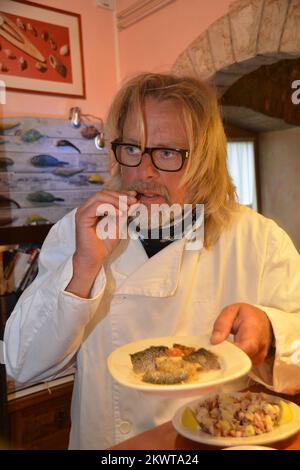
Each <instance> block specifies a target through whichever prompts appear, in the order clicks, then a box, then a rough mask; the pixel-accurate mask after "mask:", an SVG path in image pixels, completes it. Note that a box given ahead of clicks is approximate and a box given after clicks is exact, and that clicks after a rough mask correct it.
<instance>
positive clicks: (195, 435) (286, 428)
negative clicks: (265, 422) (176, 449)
mask: <svg viewBox="0 0 300 470" xmlns="http://www.w3.org/2000/svg"><path fill="white" fill-rule="evenodd" d="M230 395H233V396H236V395H237V396H238V395H242V393H241V394H239V393H231V394H230ZM264 395H265V396H266V397H268V398H269V399H270V400H271V401H272V403H278V402H279V401H280V400H282V398H280V397H276V396H274V395H267V394H264ZM210 396H211V394H210ZM206 398H207V396H206V397H202V398H201V399H198V400H194V401H192V402H191V403H186V404H185V405H184V406H182V407H181V408H179V410H178V411H177V412H176V413H175V416H174V418H173V420H172V424H173V426H174V428H175V429H176V431H177V432H178V433H179V434H181V435H182V436H184V437H186V438H188V439H191V440H192V441H196V442H201V443H202V444H208V445H212V446H221V447H226V446H254V445H264V444H270V443H271V442H277V441H282V440H283V439H287V438H288V437H290V436H292V435H293V434H296V433H297V432H298V431H299V430H300V408H299V406H297V405H296V404H295V403H293V402H290V401H287V400H284V401H286V402H287V403H289V405H290V406H291V408H292V411H293V418H292V420H291V421H290V422H288V423H286V424H281V425H280V426H277V427H276V428H275V429H273V431H271V432H267V433H264V434H260V435H258V436H250V437H217V436H212V435H211V434H208V433H206V432H203V431H200V429H198V430H195V431H193V430H191V429H188V428H186V427H185V426H183V424H182V422H181V418H182V413H183V411H184V409H185V408H186V407H187V406H189V407H190V408H191V409H192V410H193V409H195V407H196V406H197V405H198V404H199V403H201V402H202V401H204V400H205V399H206Z"/></svg>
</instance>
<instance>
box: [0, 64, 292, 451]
mask: <svg viewBox="0 0 300 470" xmlns="http://www.w3.org/2000/svg"><path fill="white" fill-rule="evenodd" d="M107 130H108V132H109V136H110V140H111V149H112V151H111V178H110V180H109V181H108V182H107V184H106V185H105V187H104V188H103V190H102V191H98V192H95V194H93V195H92V196H91V197H90V198H89V199H87V201H86V202H85V203H84V204H82V205H81V206H80V207H79V208H78V209H77V210H74V211H72V212H71V213H70V214H68V215H67V216H65V217H64V218H63V219H62V220H61V221H59V222H58V223H57V224H56V225H55V226H54V227H53V228H52V229H51V231H50V233H49V235H48V237H47V239H46V241H45V243H44V246H43V248H42V251H41V254H40V263H39V274H38V276H37V278H36V279H35V281H34V282H33V283H32V285H31V286H30V287H29V288H28V289H27V290H26V291H25V292H24V294H23V295H22V297H21V298H20V300H19V302H18V304H17V306H16V308H15V311H14V313H13V314H12V315H11V317H10V319H9V321H8V324H7V327H6V334H5V343H6V357H7V372H8V374H9V375H11V376H13V377H14V378H15V379H16V380H17V381H18V382H28V381H41V380H45V379H48V380H49V378H52V377H55V376H56V374H58V373H59V372H60V371H62V370H64V369H66V368H67V367H69V366H70V365H72V364H76V368H77V372H76V377H75V384H74V392H73V401H72V431H71V439H70V448H73V449H74V448H80V449H101V448H108V447H110V446H112V445H113V443H116V442H119V441H121V440H123V439H127V438H129V437H131V436H133V435H135V434H137V433H140V432H142V431H144V430H146V429H149V428H150V427H152V426H154V425H157V424H159V423H162V422H164V421H167V420H169V419H170V418H171V417H172V415H173V413H174V410H175V409H176V408H177V407H178V401H177V400H171V399H163V400H162V399H159V398H158V397H157V396H155V397H152V396H149V395H143V394H141V393H139V392H137V391H135V390H133V389H130V388H125V387H123V386H122V385H119V384H118V383H116V382H115V381H113V380H112V379H111V378H110V376H109V374H108V370H107V365H106V361H107V357H108V355H109V353H110V352H112V351H113V350H115V349H116V348H118V347H119V346H121V345H123V344H126V343H129V342H132V341H135V340H138V339H142V338H152V337H161V336H185V335H187V336H189V335H192V336H194V335H199V336H202V335H209V336H210V340H211V343H212V344H218V343H221V342H222V341H224V340H225V339H226V338H227V337H228V336H229V335H230V334H232V335H233V341H234V343H235V344H236V345H237V346H238V347H239V348H241V349H242V350H243V351H244V352H246V353H247V354H248V356H249V357H250V358H251V360H252V363H253V369H252V376H253V377H255V378H256V380H257V381H259V382H261V383H263V384H265V385H266V386H267V387H269V388H270V389H273V390H275V391H280V392H286V393H296V392H299V391H300V367H299V363H297V361H292V360H291V357H292V355H293V354H294V353H295V348H294V349H293V345H295V344H296V343H297V339H298V338H299V335H300V260H299V255H298V253H297V251H296V249H295V248H294V246H293V244H292V242H291V241H290V239H289V237H288V236H287V235H286V234H285V233H284V232H283V230H281V229H280V228H279V227H278V226H277V225H276V224H275V222H273V221H271V220H269V219H266V218H264V217H262V216H261V215H259V214H257V213H255V212H253V211H251V210H250V209H248V208H246V207H243V206H240V205H239V204H238V203H237V201H236V198H235V188H234V186H233V184H232V181H231V178H230V176H229V174H228V170H227V165H226V138H225V135H224V129H223V125H222V122H221V119H220V114H219V109H218V103H217V100H216V96H215V93H214V91H213V90H212V89H211V88H210V87H209V86H208V85H206V84H204V83H203V82H201V81H199V80H196V79H194V78H189V77H181V78H178V77H175V76H172V75H168V74H154V73H153V74H152V73H145V74H140V75H138V76H136V77H134V78H133V79H131V80H129V81H128V82H126V83H125V84H124V85H123V86H122V88H121V89H120V91H119V92H118V94H117V95H116V97H115V99H114V101H113V103H112V106H111V108H110V111H109V115H108V119H107ZM173 205H176V207H177V208H178V207H179V212H178V211H177V215H176V217H175V216H174V217H170V220H169V222H168V227H169V228H170V227H171V232H170V233H171V236H168V237H164V236H162V233H163V228H164V227H163V226H162V220H163V217H162V216H161V214H160V216H159V217H158V218H156V223H157V224H158V231H156V234H157V233H158V236H156V237H152V236H151V234H152V228H153V223H154V220H155V214H154V213H153V211H152V210H153V208H155V207H157V206H159V207H160V206H164V207H165V208H167V207H170V206H173ZM199 205H203V206H204V216H203V213H202V219H201V217H200V219H201V224H200V225H199V223H198V222H199V217H198V216H197V211H196V209H197V207H198V206H199ZM186 206H189V208H190V209H191V210H190V214H191V223H190V225H189V227H190V229H191V230H189V231H188V232H186V231H185V230H184V229H182V224H181V223H179V224H178V214H179V220H181V219H180V217H181V216H183V218H184V217H185V216H184V215H183V214H184V209H185V207H186ZM136 207H139V208H140V211H141V208H143V210H144V219H143V220H142V221H140V226H139V230H138V229H136V231H135V235H136V236H135V237H131V238H130V237H128V236H126V235H128V234H129V233H130V230H129V229H128V230H127V227H128V224H129V222H130V225H131V224H132V223H133V222H134V221H135V222H136V220H137V218H138V215H137V212H134V210H133V209H134V208H135V209H136ZM128 215H129V216H130V217H128ZM148 215H149V218H147V216H148ZM145 219H147V220H146V221H145ZM109 220H114V222H115V226H114V229H115V230H112V232H113V233H114V236H107V232H105V230H104V224H106V229H107V227H108V225H109ZM182 220H183V219H182ZM157 221H158V222H157ZM203 226H204V239H203V243H202V244H200V245H199V244H194V245H193V240H194V239H195V237H196V238H197V233H198V232H199V230H200V231H201V230H202V233H203ZM135 227H136V228H137V225H135ZM178 227H180V230H179V236H177V237H175V236H172V235H174V233H175V231H176V230H175V229H177V228H178ZM156 228H157V226H156ZM120 229H121V230H120ZM133 231H134V230H133ZM177 232H178V230H177ZM124 234H125V236H124ZM177 235H178V233H177ZM180 235H181V236H180ZM193 237H194V238H193ZM198 241H199V239H198ZM188 243H189V249H187V247H188ZM298 362H299V361H298Z"/></svg>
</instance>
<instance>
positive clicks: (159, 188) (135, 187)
mask: <svg viewBox="0 0 300 470" xmlns="http://www.w3.org/2000/svg"><path fill="white" fill-rule="evenodd" d="M126 189H127V190H128V191H136V192H138V193H143V192H144V191H149V192H152V193H154V194H158V195H160V196H163V197H164V198H165V199H166V201H167V202H168V203H170V193H169V191H168V189H167V188H166V187H165V186H163V185H161V184H157V183H145V182H144V181H133V182H132V183H130V184H129V185H128V186H127V188H126Z"/></svg>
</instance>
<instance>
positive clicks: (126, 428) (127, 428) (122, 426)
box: [119, 421, 132, 434]
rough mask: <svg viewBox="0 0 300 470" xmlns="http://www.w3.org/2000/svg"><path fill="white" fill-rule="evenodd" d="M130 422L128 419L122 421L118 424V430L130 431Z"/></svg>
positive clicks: (123, 432)
mask: <svg viewBox="0 0 300 470" xmlns="http://www.w3.org/2000/svg"><path fill="white" fill-rule="evenodd" d="M131 428H132V424H131V423H130V421H122V423H120V425H119V429H120V432H121V433H122V434H128V433H129V432H130V431H131Z"/></svg>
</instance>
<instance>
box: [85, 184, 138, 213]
mask: <svg viewBox="0 0 300 470" xmlns="http://www.w3.org/2000/svg"><path fill="white" fill-rule="evenodd" d="M134 193H135V191H127V192H119V191H112V190H106V189H104V190H103V191H97V192H96V193H94V194H93V195H92V196H90V197H89V198H88V199H87V200H86V201H85V202H84V203H83V204H82V205H81V206H80V207H81V208H82V209H85V208H87V207H89V206H91V205H92V204H93V203H95V202H97V201H98V202H100V201H104V202H109V201H111V202H113V203H114V204H115V205H118V204H119V202H120V203H121V204H122V203H124V202H125V203H127V204H133V203H134V202H136V201H137V198H136V194H134Z"/></svg>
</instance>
